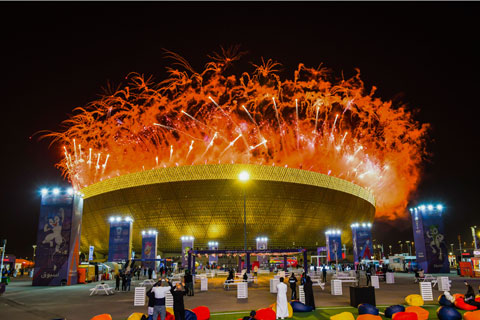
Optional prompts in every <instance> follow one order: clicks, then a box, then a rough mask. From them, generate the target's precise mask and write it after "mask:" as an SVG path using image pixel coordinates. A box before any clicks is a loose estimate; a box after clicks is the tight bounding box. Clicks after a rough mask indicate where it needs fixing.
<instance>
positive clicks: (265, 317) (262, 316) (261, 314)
mask: <svg viewBox="0 0 480 320" xmlns="http://www.w3.org/2000/svg"><path fill="white" fill-rule="evenodd" d="M276 317H277V314H276V313H275V311H273V310H272V309H271V308H263V309H259V310H257V313H256V314H255V319H256V320H275V318H276Z"/></svg>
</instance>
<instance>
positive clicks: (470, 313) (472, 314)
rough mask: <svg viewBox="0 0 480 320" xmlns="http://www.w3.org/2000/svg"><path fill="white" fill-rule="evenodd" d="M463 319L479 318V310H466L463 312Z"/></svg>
mask: <svg viewBox="0 0 480 320" xmlns="http://www.w3.org/2000/svg"><path fill="white" fill-rule="evenodd" d="M463 319H465V320H480V310H479V311H468V312H465V313H464V314H463Z"/></svg>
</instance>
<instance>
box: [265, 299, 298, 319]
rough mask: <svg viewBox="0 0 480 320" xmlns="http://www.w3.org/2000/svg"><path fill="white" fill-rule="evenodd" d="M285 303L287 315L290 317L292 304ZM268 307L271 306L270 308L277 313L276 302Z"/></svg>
mask: <svg viewBox="0 0 480 320" xmlns="http://www.w3.org/2000/svg"><path fill="white" fill-rule="evenodd" d="M287 305H288V317H289V318H291V317H292V316H293V309H292V305H291V304H290V303H287ZM270 308H272V310H273V311H274V312H275V314H276V313H277V303H276V302H275V303H274V304H272V305H270Z"/></svg>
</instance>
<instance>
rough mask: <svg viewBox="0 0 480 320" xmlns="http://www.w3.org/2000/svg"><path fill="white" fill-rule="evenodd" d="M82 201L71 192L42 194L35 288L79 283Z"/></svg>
mask: <svg viewBox="0 0 480 320" xmlns="http://www.w3.org/2000/svg"><path fill="white" fill-rule="evenodd" d="M82 211H83V199H82V198H80V197H78V196H76V195H74V194H70V193H68V192H55V193H54V192H50V193H45V194H42V199H41V204H40V217H39V222H38V229H37V249H36V255H35V269H34V273H33V281H32V285H34V286H58V285H72V284H76V283H77V266H78V264H79V261H78V259H79V249H80V231H81V222H82Z"/></svg>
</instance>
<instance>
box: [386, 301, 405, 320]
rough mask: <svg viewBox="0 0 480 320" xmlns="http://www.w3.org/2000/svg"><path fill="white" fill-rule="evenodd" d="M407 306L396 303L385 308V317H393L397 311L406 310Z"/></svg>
mask: <svg viewBox="0 0 480 320" xmlns="http://www.w3.org/2000/svg"><path fill="white" fill-rule="evenodd" d="M404 311H405V307H404V306H402V305H399V304H396V305H394V306H390V307H388V308H387V309H385V317H387V318H390V319H391V318H392V316H393V315H394V314H395V313H397V312H404Z"/></svg>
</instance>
